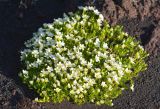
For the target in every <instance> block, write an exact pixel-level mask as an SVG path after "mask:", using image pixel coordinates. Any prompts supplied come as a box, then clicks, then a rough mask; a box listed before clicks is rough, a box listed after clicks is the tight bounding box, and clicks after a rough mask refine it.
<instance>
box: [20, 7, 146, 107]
mask: <svg viewBox="0 0 160 109" xmlns="http://www.w3.org/2000/svg"><path fill="white" fill-rule="evenodd" d="M25 46H26V49H24V50H23V51H22V52H21V60H22V62H23V63H24V70H22V72H21V73H20V74H19V75H20V77H21V78H22V80H23V81H24V83H26V84H28V86H29V87H30V88H32V89H34V90H35V91H36V92H37V93H39V94H40V97H41V98H39V99H38V98H36V101H40V102H49V101H53V102H54V103H57V102H62V101H63V100H69V101H73V102H75V103H77V104H82V103H86V102H90V103H96V104H107V105H113V103H112V100H113V99H115V98H116V97H118V96H119V95H120V94H121V92H122V90H124V89H127V88H128V87H127V85H126V83H127V82H130V88H131V89H133V85H134V83H133V80H132V79H133V77H136V76H137V74H138V73H139V72H140V71H143V70H145V69H146V66H147V65H146V64H145V61H144V59H145V58H146V57H147V53H146V52H145V51H144V49H143V48H142V47H141V46H140V44H139V42H138V41H136V40H135V38H134V37H131V36H129V35H128V34H127V33H125V32H123V31H122V27H121V26H114V27H110V26H109V24H108V23H107V22H106V21H105V20H104V18H103V15H102V14H100V12H99V11H98V10H96V9H95V8H94V7H79V10H78V11H77V12H76V13H72V12H70V13H69V14H68V15H67V14H64V18H58V19H55V20H54V22H53V23H50V24H44V25H43V27H42V28H39V30H38V32H37V33H34V34H33V38H32V39H30V40H28V41H27V42H25Z"/></svg>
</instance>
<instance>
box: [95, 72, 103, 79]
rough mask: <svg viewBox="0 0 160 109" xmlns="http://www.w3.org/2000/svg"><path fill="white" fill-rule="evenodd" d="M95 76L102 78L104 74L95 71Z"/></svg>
mask: <svg viewBox="0 0 160 109" xmlns="http://www.w3.org/2000/svg"><path fill="white" fill-rule="evenodd" d="M94 77H95V78H97V79H100V78H101V77H102V75H101V73H100V72H98V73H95V75H94Z"/></svg>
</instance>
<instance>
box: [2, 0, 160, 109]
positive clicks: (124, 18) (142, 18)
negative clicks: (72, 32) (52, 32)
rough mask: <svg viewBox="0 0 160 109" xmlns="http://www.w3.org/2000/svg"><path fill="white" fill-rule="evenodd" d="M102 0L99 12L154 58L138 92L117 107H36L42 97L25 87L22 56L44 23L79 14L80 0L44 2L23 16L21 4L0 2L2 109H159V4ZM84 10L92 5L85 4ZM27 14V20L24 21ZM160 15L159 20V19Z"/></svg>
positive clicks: (137, 82) (16, 0) (145, 0)
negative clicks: (34, 33) (34, 100)
mask: <svg viewBox="0 0 160 109" xmlns="http://www.w3.org/2000/svg"><path fill="white" fill-rule="evenodd" d="M128 1H130V2H126V0H99V2H97V1H96V6H97V8H98V9H99V10H100V11H101V12H102V13H103V15H104V16H105V17H106V19H108V21H109V23H110V24H111V25H115V24H121V25H123V26H124V30H125V31H126V32H128V33H129V34H131V35H136V36H139V38H138V39H139V40H141V41H142V44H143V46H144V47H145V49H146V50H147V51H148V52H149V53H150V57H149V59H148V60H147V63H148V64H149V65H148V69H147V70H146V71H145V72H141V73H140V74H139V76H138V78H136V79H135V90H134V92H131V91H130V90H128V91H124V92H123V94H122V95H120V96H119V97H118V98H117V99H115V100H114V104H115V105H114V106H113V107H108V106H96V105H94V104H84V105H82V106H77V105H76V104H73V103H70V102H63V103H61V104H52V103H35V102H33V101H32V100H33V99H34V97H36V96H38V95H37V94H36V93H34V91H33V90H30V89H28V88H27V86H25V85H24V84H22V83H21V81H20V78H19V77H18V72H19V71H20V70H21V69H20V68H21V63H20V53H19V52H20V50H21V49H23V48H24V45H23V43H24V41H26V40H27V39H30V38H31V37H32V33H33V32H35V31H37V29H38V28H39V27H40V26H42V24H43V23H44V22H45V23H47V22H52V21H53V18H58V17H61V16H62V14H63V13H64V12H68V11H74V10H75V8H76V5H77V4H79V3H77V2H75V0H39V1H38V2H37V4H36V5H35V6H31V7H30V8H28V9H26V10H19V9H18V5H19V0H6V1H5V0H3V1H1V0H0V14H1V15H0V71H1V72H0V109H159V108H160V52H158V51H159V50H160V35H159V33H160V2H159V1H157V0H136V1H137V2H131V1H133V0H128ZM81 4H88V3H82V2H81ZM21 12H23V16H21ZM158 13H159V14H158Z"/></svg>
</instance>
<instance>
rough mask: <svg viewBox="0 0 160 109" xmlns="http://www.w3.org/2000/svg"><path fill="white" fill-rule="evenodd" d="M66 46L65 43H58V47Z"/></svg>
mask: <svg viewBox="0 0 160 109" xmlns="http://www.w3.org/2000/svg"><path fill="white" fill-rule="evenodd" d="M64 45H65V43H64V42H61V41H58V42H57V47H59V48H60V47H63V46H64Z"/></svg>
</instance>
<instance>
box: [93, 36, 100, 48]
mask: <svg viewBox="0 0 160 109" xmlns="http://www.w3.org/2000/svg"><path fill="white" fill-rule="evenodd" d="M94 45H95V46H96V47H100V40H99V39H98V38H96V41H95V43H94Z"/></svg>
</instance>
